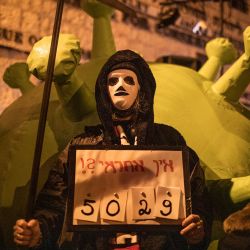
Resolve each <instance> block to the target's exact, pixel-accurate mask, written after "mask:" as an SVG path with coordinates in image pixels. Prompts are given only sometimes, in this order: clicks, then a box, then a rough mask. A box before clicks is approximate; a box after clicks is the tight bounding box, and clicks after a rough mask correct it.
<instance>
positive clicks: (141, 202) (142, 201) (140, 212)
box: [139, 200, 151, 215]
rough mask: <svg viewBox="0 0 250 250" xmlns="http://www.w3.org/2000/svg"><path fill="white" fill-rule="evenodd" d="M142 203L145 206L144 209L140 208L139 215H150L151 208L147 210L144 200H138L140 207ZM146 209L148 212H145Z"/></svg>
mask: <svg viewBox="0 0 250 250" xmlns="http://www.w3.org/2000/svg"><path fill="white" fill-rule="evenodd" d="M143 203H144V204H145V208H142V209H140V210H139V215H143V214H150V213H151V208H149V209H148V203H147V201H146V200H140V205H143ZM147 209H148V211H147Z"/></svg>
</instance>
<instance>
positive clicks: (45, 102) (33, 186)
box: [26, 0, 64, 219]
mask: <svg viewBox="0 0 250 250" xmlns="http://www.w3.org/2000/svg"><path fill="white" fill-rule="evenodd" d="M63 5H64V0H57V6H56V14H55V19H54V27H53V33H52V41H51V47H50V54H49V60H48V68H47V75H46V79H45V84H44V90H43V99H42V104H41V111H40V118H39V123H38V130H37V138H36V145H35V152H34V158H33V165H32V172H31V180H30V187H29V196H28V197H29V198H28V202H27V209H26V219H30V218H31V216H32V211H33V209H34V204H35V199H36V193H37V182H38V177H39V167H40V161H41V154H42V148H43V140H44V132H45V126H46V119H47V112H48V106H49V99H50V91H51V85H52V80H53V73H54V66H55V58H56V50H57V44H58V39H59V32H60V26H61V20H62V13H63Z"/></svg>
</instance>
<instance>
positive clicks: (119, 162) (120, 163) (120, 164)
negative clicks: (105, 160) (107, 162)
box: [114, 161, 128, 172]
mask: <svg viewBox="0 0 250 250" xmlns="http://www.w3.org/2000/svg"><path fill="white" fill-rule="evenodd" d="M114 164H116V165H118V168H119V169H120V172H123V170H124V165H123V163H122V161H114ZM125 170H126V171H128V169H125Z"/></svg>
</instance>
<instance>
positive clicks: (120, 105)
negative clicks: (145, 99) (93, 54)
mask: <svg viewBox="0 0 250 250" xmlns="http://www.w3.org/2000/svg"><path fill="white" fill-rule="evenodd" d="M139 89H140V85H139V83H138V79H137V76H136V74H135V73H134V72H133V71H132V70H129V69H117V70H114V71H111V72H110V73H109V74H108V91H109V95H110V98H111V101H112V103H113V105H114V106H115V107H116V108H117V109H119V110H127V109H129V108H130V107H132V105H133V104H134V102H135V100H136V98H137V95H138V92H139Z"/></svg>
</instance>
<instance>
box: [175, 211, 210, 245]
mask: <svg viewBox="0 0 250 250" xmlns="http://www.w3.org/2000/svg"><path fill="white" fill-rule="evenodd" d="M182 226H183V229H182V230H181V231H180V234H181V235H182V236H183V237H185V238H186V239H187V241H188V243H189V244H191V245H192V244H198V243H200V242H201V241H202V240H203V239H204V236H205V230H204V225H203V221H202V220H201V218H200V216H199V215H196V214H190V215H189V216H188V217H187V218H186V219H184V220H183V221H182Z"/></svg>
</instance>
